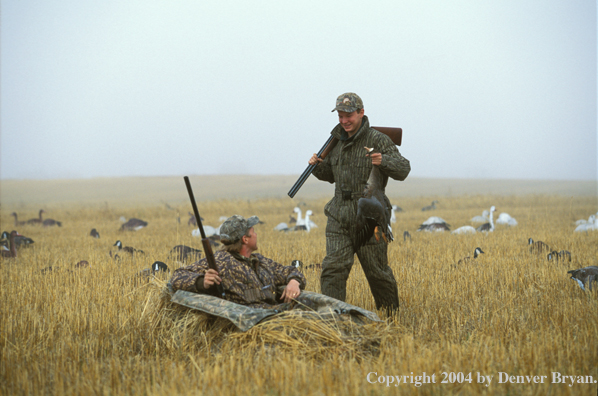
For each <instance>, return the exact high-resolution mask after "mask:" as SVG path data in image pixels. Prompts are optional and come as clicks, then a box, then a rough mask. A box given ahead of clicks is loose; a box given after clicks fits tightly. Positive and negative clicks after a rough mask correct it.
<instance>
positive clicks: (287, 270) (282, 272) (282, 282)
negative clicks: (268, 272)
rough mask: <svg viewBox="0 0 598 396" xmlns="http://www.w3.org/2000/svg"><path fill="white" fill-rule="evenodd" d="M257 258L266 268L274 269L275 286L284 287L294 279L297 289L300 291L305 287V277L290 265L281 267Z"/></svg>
mask: <svg viewBox="0 0 598 396" xmlns="http://www.w3.org/2000/svg"><path fill="white" fill-rule="evenodd" d="M258 258H259V260H260V261H261V262H263V263H264V264H265V265H267V266H268V267H271V268H274V275H275V278H276V286H286V285H287V284H288V283H289V281H290V280H291V279H295V280H296V281H297V282H299V288H300V289H301V290H304V289H305V286H306V285H307V280H306V279H305V276H304V275H303V274H302V273H301V271H299V270H298V269H297V268H295V267H293V266H292V265H289V266H286V265H282V264H280V263H277V262H276V261H274V260H272V259H269V258H266V257H264V256H262V255H258Z"/></svg>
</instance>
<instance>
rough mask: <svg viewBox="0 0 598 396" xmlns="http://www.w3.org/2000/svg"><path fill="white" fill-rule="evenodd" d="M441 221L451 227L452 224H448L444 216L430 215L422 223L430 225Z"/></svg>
mask: <svg viewBox="0 0 598 396" xmlns="http://www.w3.org/2000/svg"><path fill="white" fill-rule="evenodd" d="M439 223H444V224H446V225H447V226H449V227H450V226H451V225H450V224H447V222H446V221H444V219H443V218H442V217H438V216H432V217H428V220H426V221H424V222H423V223H422V224H423V225H430V224H439Z"/></svg>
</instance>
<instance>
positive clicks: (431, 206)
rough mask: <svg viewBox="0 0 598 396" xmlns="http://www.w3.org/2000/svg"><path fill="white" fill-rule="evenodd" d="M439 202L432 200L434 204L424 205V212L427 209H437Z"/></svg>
mask: <svg viewBox="0 0 598 396" xmlns="http://www.w3.org/2000/svg"><path fill="white" fill-rule="evenodd" d="M437 203H438V201H432V204H431V205H428V206H424V207H423V208H422V212H425V211H427V210H434V209H436V204H437Z"/></svg>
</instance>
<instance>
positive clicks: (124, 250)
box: [111, 240, 145, 255]
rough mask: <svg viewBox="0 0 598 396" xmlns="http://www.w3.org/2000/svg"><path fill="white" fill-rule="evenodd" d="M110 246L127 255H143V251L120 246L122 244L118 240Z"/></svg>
mask: <svg viewBox="0 0 598 396" xmlns="http://www.w3.org/2000/svg"><path fill="white" fill-rule="evenodd" d="M112 246H116V247H117V248H118V250H119V251H123V252H127V253H130V254H132V255H133V254H138V253H141V254H145V252H144V251H143V250H141V249H135V248H133V247H130V246H123V244H122V242H121V241H120V240H118V241H116V242H115V243H114V245H112ZM111 253H112V252H111Z"/></svg>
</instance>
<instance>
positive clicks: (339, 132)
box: [331, 115, 370, 144]
mask: <svg viewBox="0 0 598 396" xmlns="http://www.w3.org/2000/svg"><path fill="white" fill-rule="evenodd" d="M369 128H370V120H368V116H366V115H364V116H363V119H362V120H361V126H360V127H359V129H358V130H357V133H356V134H355V135H353V136H351V137H349V135H348V134H347V131H345V129H344V128H343V127H342V126H341V124H340V123H338V124H337V125H336V126H335V127H334V129H333V130H332V132H331V133H332V135H333V136H334V137H335V138H337V139H338V140H340V141H341V142H346V144H347V143H353V142H356V141H357V140H359V138H360V137H361V136H362V135H363V131H364V130H365V129H369Z"/></svg>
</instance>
